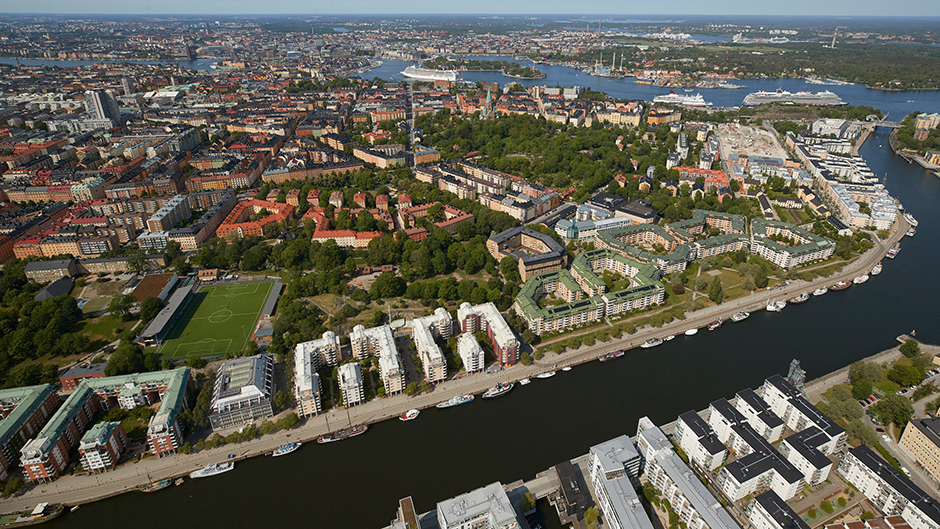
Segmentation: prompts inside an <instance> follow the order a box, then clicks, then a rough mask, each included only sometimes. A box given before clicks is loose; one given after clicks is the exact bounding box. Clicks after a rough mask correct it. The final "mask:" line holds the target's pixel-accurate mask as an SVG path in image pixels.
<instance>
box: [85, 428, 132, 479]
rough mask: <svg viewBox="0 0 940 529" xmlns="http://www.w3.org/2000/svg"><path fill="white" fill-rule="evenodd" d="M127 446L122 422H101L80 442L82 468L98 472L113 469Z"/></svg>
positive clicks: (86, 433) (86, 470)
mask: <svg viewBox="0 0 940 529" xmlns="http://www.w3.org/2000/svg"><path fill="white" fill-rule="evenodd" d="M126 446H127V436H126V435H125V433H124V427H123V426H122V425H121V423H120V422H99V423H98V424H96V425H94V426H92V427H91V428H90V429H89V430H88V431H87V432H85V435H83V436H82V440H81V441H80V442H79V443H78V453H79V456H81V459H80V461H81V464H82V468H83V469H85V472H91V473H93V474H97V473H99V472H106V471H108V470H111V469H113V468H114V467H115V466H116V465H117V462H118V459H119V458H120V457H121V452H123V451H124V447H126Z"/></svg>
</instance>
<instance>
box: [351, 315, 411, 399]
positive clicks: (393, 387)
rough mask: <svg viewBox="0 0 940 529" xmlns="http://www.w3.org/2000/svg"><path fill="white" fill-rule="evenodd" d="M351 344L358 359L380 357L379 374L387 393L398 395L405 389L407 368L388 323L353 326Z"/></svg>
mask: <svg viewBox="0 0 940 529" xmlns="http://www.w3.org/2000/svg"><path fill="white" fill-rule="evenodd" d="M349 344H350V346H351V348H352V352H353V356H355V357H356V359H362V358H369V357H378V359H379V375H380V376H381V377H382V384H383V385H384V386H385V394H386V395H397V394H399V393H401V392H402V391H404V390H405V368H404V365H403V364H402V362H401V356H400V355H399V354H398V347H396V346H395V336H394V335H393V334H392V328H391V327H389V326H388V325H382V326H380V327H373V328H371V329H366V328H365V327H363V326H362V325H356V326H355V327H353V330H352V333H350V335H349Z"/></svg>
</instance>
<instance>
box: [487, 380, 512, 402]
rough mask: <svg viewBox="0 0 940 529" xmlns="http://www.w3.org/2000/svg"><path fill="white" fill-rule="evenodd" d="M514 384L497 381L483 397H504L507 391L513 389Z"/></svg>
mask: <svg viewBox="0 0 940 529" xmlns="http://www.w3.org/2000/svg"><path fill="white" fill-rule="evenodd" d="M514 385H515V384H513V383H512V382H497V383H496V385H495V386H493V387H491V388H490V389H488V390H486V393H484V394H483V398H484V399H495V398H496V397H502V396H503V395H505V394H506V393H509V391H510V390H512V388H513V386H514Z"/></svg>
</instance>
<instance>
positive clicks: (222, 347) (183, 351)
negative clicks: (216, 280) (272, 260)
mask: <svg viewBox="0 0 940 529" xmlns="http://www.w3.org/2000/svg"><path fill="white" fill-rule="evenodd" d="M273 284H274V283H273V282H271V281H268V282H263V283H242V284H238V285H219V286H212V287H204V288H203V289H202V290H200V291H199V292H198V293H197V294H196V299H194V300H193V301H192V303H191V304H190V306H189V308H187V309H186V312H185V313H184V314H183V316H182V318H180V321H179V323H177V326H176V328H175V329H173V332H171V333H170V336H169V338H168V339H167V340H166V341H165V342H164V343H163V345H161V346H160V348H159V349H158V350H157V352H158V353H159V354H161V355H162V356H164V357H167V358H170V359H173V360H181V359H184V358H188V357H192V356H198V357H221V356H225V354H226V353H227V352H229V351H241V350H242V349H244V347H245V344H247V343H248V338H250V337H251V333H252V332H253V331H254V329H255V324H256V323H257V321H258V317H259V315H260V314H261V309H262V308H263V307H264V302H265V300H266V299H267V297H268V293H269V292H270V291H271V285H273Z"/></svg>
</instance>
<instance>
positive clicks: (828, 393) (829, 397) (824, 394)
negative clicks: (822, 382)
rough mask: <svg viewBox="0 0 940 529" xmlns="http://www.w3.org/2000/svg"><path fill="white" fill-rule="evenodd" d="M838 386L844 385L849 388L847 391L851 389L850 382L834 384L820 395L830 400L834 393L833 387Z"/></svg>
mask: <svg viewBox="0 0 940 529" xmlns="http://www.w3.org/2000/svg"><path fill="white" fill-rule="evenodd" d="M839 386H845V387H847V388H849V391H851V390H852V386H851V385H850V384H836V385H835V386H832V387H831V388H829V390H828V391H826V392H825V393H823V394H822V396H823V397H825V398H826V400H829V401H831V400H832V396H833V395H834V393H835V388H837V387H839Z"/></svg>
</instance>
